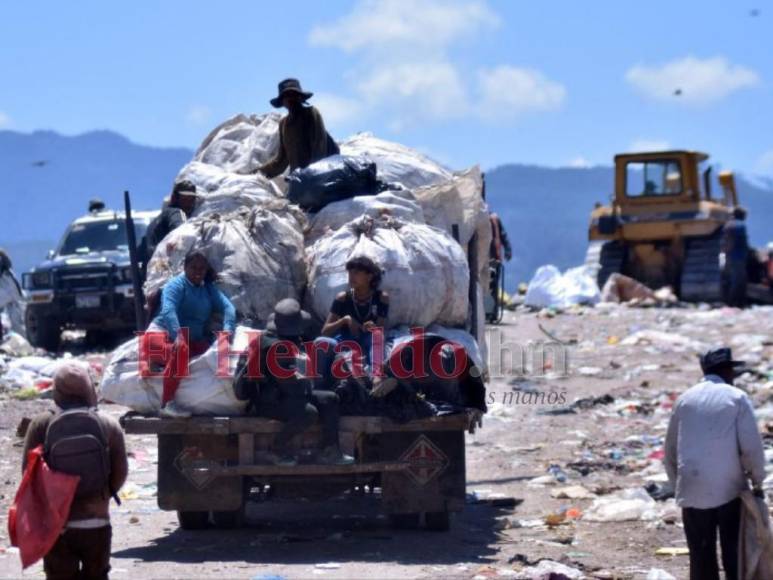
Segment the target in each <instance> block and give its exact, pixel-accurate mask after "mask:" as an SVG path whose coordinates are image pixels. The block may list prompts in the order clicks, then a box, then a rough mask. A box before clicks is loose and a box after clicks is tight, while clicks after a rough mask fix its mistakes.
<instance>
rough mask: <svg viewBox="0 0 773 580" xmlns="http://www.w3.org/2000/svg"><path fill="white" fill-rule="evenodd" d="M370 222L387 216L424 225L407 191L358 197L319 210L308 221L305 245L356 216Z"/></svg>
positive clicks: (422, 216)
mask: <svg viewBox="0 0 773 580" xmlns="http://www.w3.org/2000/svg"><path fill="white" fill-rule="evenodd" d="M363 215H365V216H369V217H373V218H377V217H381V216H384V215H389V216H392V217H395V218H398V219H400V220H402V221H404V222H414V223H420V224H421V223H424V214H423V212H422V210H421V207H420V206H419V204H418V203H416V198H415V197H414V196H413V194H412V193H411V192H410V191H408V190H398V191H385V192H383V193H379V194H378V195H359V196H357V197H353V198H351V199H345V200H343V201H336V202H333V203H330V204H328V205H326V206H325V207H323V208H322V209H321V210H320V211H319V212H317V214H316V215H315V216H314V217H313V218H311V223H310V229H309V231H308V232H307V234H306V243H307V244H313V243H314V242H315V241H317V240H318V239H319V238H320V237H322V236H323V235H326V234H329V233H331V232H334V231H335V230H337V229H338V228H340V227H341V226H343V225H345V224H347V223H349V222H351V221H352V220H355V219H357V218H358V217H360V216H363Z"/></svg>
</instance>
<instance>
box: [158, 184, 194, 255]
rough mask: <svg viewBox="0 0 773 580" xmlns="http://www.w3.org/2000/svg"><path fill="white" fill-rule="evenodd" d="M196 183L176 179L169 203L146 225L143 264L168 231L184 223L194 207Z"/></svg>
mask: <svg viewBox="0 0 773 580" xmlns="http://www.w3.org/2000/svg"><path fill="white" fill-rule="evenodd" d="M197 199H198V194H197V193H196V185H195V184H194V183H192V182H190V181H187V180H183V181H178V182H177V183H175V184H174V187H173V188H172V194H171V195H170V196H169V203H168V204H166V206H164V208H163V209H162V210H161V213H160V214H159V215H158V216H156V217H155V218H154V219H153V221H152V222H150V224H149V225H148V231H147V233H146V234H145V246H146V250H145V264H147V263H148V262H149V261H150V258H151V256H153V252H155V250H156V246H158V244H160V243H161V240H163V239H164V238H165V237H166V236H167V234H168V233H169V232H171V231H172V230H175V229H177V228H178V227H180V226H181V225H183V224H184V223H185V221H186V220H187V219H188V218H189V217H190V216H191V214H192V213H193V210H194V209H196V200H197Z"/></svg>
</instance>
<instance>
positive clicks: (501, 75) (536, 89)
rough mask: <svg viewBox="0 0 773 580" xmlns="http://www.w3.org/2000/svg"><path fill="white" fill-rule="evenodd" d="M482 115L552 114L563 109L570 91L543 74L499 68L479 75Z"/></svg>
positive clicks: (512, 68) (513, 68)
mask: <svg viewBox="0 0 773 580" xmlns="http://www.w3.org/2000/svg"><path fill="white" fill-rule="evenodd" d="M478 79H479V83H480V93H481V108H480V113H481V115H482V116H483V117H484V118H485V117H491V118H494V119H496V118H500V119H501V118H502V115H505V116H507V117H511V118H512V117H517V116H519V115H522V114H523V113H532V112H538V111H550V110H555V109H558V108H560V107H561V105H562V104H563V102H564V100H565V99H566V88H564V86H563V85H562V84H560V83H557V82H555V81H551V80H550V79H548V78H547V77H546V76H545V75H543V74H542V73H541V72H539V71H537V70H533V69H525V68H517V67H513V66H507V65H503V66H498V67H496V68H494V69H489V70H481V71H479V73H478Z"/></svg>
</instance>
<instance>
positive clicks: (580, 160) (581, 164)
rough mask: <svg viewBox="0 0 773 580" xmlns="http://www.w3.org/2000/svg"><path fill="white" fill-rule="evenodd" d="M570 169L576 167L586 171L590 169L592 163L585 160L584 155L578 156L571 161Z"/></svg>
mask: <svg viewBox="0 0 773 580" xmlns="http://www.w3.org/2000/svg"><path fill="white" fill-rule="evenodd" d="M569 167H574V168H577V169H585V168H586V167H590V161H588V160H587V159H585V157H583V156H582V155H578V156H577V157H575V158H574V159H570V160H569Z"/></svg>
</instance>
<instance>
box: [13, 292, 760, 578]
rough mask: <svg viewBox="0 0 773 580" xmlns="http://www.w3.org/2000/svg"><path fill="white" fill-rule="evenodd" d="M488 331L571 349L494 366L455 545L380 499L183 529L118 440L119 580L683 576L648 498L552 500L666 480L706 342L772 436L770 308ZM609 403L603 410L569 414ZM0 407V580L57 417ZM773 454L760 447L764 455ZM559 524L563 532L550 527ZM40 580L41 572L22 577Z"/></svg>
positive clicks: (600, 316)
mask: <svg viewBox="0 0 773 580" xmlns="http://www.w3.org/2000/svg"><path fill="white" fill-rule="evenodd" d="M652 331H655V333H654V334H653V333H652ZM489 333H490V336H489V344H490V345H492V346H493V347H496V343H500V344H502V343H507V345H508V347H509V350H507V351H506V352H507V353H516V354H518V353H526V359H527V360H532V359H534V357H533V356H532V353H533V352H535V350H536V349H537V347H538V346H539V344H540V343H542V342H544V341H552V340H553V339H552V338H549V336H552V337H553V338H555V339H558V340H560V341H561V342H562V343H564V346H561V345H559V346H560V348H558V349H556V346H555V344H553V345H552V346H551V347H550V348H551V349H553V350H551V352H553V353H554V354H555V353H556V352H559V351H560V352H564V349H565V352H567V353H568V359H567V365H566V366H565V367H563V366H562V364H561V360H560V357H557V358H556V357H552V358H551V357H548V359H547V360H548V364H547V365H545V367H546V368H544V369H539V368H526V369H520V368H505V369H504V370H502V371H501V372H500V370H498V369H497V368H496V366H497V365H493V366H492V369H491V370H492V375H495V376H493V378H492V380H491V381H490V383H489V385H488V389H489V394H488V396H489V402H490V403H492V404H491V405H490V407H491V408H490V412H489V414H488V415H487V416H486V417H485V418H484V425H483V429H482V430H480V431H478V432H477V433H476V434H474V435H468V436H467V489H468V493H469V494H474V496H473V495H471V496H470V498H471V500H470V501H469V502H468V505H467V506H466V508H465V510H464V512H462V513H461V514H459V515H458V516H457V517H456V519H455V520H454V521H453V523H452V529H451V531H450V532H447V533H438V532H429V531H421V530H419V531H396V530H393V529H391V528H390V527H389V524H388V522H387V520H386V519H385V518H384V517H383V516H381V515H380V514H379V510H378V499H377V498H375V497H364V498H346V499H339V500H335V501H326V502H320V503H307V502H297V501H296V502H289V501H284V502H267V503H263V504H250V506H249V509H248V520H249V526H248V527H247V528H245V529H240V530H235V531H224V530H214V529H213V530H206V531H182V530H180V529H178V526H177V520H176V515H175V514H174V513H172V512H163V511H160V510H159V509H158V507H157V506H156V498H155V491H156V490H155V480H156V451H155V439H154V437H148V436H128V448H129V450H130V452H131V470H130V476H129V483H128V484H127V487H126V488H125V489H124V491H123V493H122V495H123V497H124V502H123V505H122V506H120V507H114V508H113V512H112V513H113V529H114V532H113V538H114V539H113V560H112V566H113V570H112V577H113V578H119V579H120V578H132V577H133V578H204V577H207V578H211V577H218V578H255V579H259V578H260V579H269V578H288V579H289V578H330V579H333V578H357V579H360V578H371V579H374V580H375V579H379V578H399V579H401V580H407V579H411V578H430V577H432V578H435V577H437V578H465V579H468V578H469V579H471V578H478V579H483V578H494V577H500V576H503V577H517V575H518V574H519V573H520V572H519V571H521V570H522V569H523V568H525V567H528V566H530V565H535V564H536V563H537V562H538V561H539V560H541V559H551V560H554V561H557V562H561V563H563V564H565V565H567V566H570V567H571V568H574V569H577V570H578V571H580V572H582V574H584V577H588V578H646V577H647V574H648V572H649V571H650V569H652V568H657V569H661V570H664V571H666V572H668V573H670V574H671V575H672V576H674V577H676V578H680V579H681V578H686V577H687V570H688V565H687V556H684V555H680V556H658V555H656V554H655V552H656V550H658V549H659V548H663V547H671V548H684V547H685V545H686V544H685V540H684V534H683V530H682V527H681V519H680V517H679V514H678V510H675V508H674V507H673V506H669V504H664V503H663V502H657V503H656V504H655V507H654V508H653V510H654V511H653V513H652V514H650V516H649V517H650V519H646V520H641V519H638V520H635V521H621V522H604V521H589V519H590V518H589V519H585V515H586V513H588V512H589V511H590V512H592V511H593V510H591V509H590V508H591V506H592V504H593V502H594V501H595V500H594V498H592V497H590V498H586V499H558V498H555V497H553V496H554V495H558V494H559V490H561V489H562V488H565V487H567V486H576V485H581V486H583V487H584V488H585V489H586V490H588V492H595V493H596V494H597V495H598V497H610V494H613V493H616V492H617V491H616V490H627V489H635V488H641V487H642V485H644V484H645V483H646V481H647V478H648V477H649V478H653V479H654V480H655V481H662V479H663V468H662V465H661V464H660V456H661V454H662V453H661V450H662V438H663V437H664V435H665V429H666V425H667V421H668V417H669V413H670V405H671V401H672V399H673V398H674V397H675V396H676V395H678V393H680V392H681V391H683V390H684V389H685V388H687V387H688V386H690V385H692V384H694V383H695V382H696V381H697V380H698V379H699V378H700V372H699V368H698V364H697V359H696V356H695V355H696V352H698V351H699V350H700V349H701V348H704V347H705V346H711V345H715V344H723V343H724V344H729V345H731V346H733V348H734V351H735V354H736V355H737V356H740V357H745V358H746V359H747V360H749V361H750V362H751V363H752V364H753V366H754V367H755V373H753V374H751V375H747V376H746V377H744V380H743V381H742V385H743V386H744V387H745V388H747V389H748V391H749V392H750V394H751V395H752V397H753V399H754V402H755V406H756V408H757V409H758V419H759V422H760V425H761V428H763V429H764V428H765V427H766V422H768V421H771V420H773V411H772V410H771V409H773V405H771V404H770V403H769V399H773V396H772V395H773V371H771V369H772V368H773V367H772V366H771V354H773V309H772V308H755V309H749V310H746V311H743V312H741V311H738V310H734V309H715V310H710V309H707V308H695V307H690V308H665V309H656V308H650V309H635V308H627V307H610V308H595V309H587V308H582V309H578V310H576V311H572V312H567V313H563V314H558V315H555V316H553V315H552V313H546V312H543V313H541V314H536V313H526V312H510V313H507V314H506V316H505V319H504V321H503V323H502V324H501V325H499V326H495V327H494V326H492V327H489ZM500 333H501V334H500ZM648 333H649V334H648ZM508 356H510V355H508ZM516 358H517V359H518V357H516ZM518 360H520V359H518ZM505 366H508V365H505ZM518 366H520V365H516V367H518ZM537 366H539V365H537ZM550 393H552V394H553V395H552V396H550V397H549V396H547V395H548V394H550ZM527 395H528V396H527ZM604 395H611V398H606V399H602V400H597V401H595V404H594V401H588V402H587V403H586V404H585V405H581V406H575V408H574V409H570V408H569V407H568V405H571V404H572V402H574V401H576V400H578V399H588V398H594V397H602V396H604ZM0 397H1V398H0V408H2V413H0V577H4V578H5V577H15V576H19V575H20V573H21V571H20V569H19V567H18V563H17V562H18V557H17V556H16V554H14V553H13V552H12V551H11V552H9V551H8V548H9V540H8V537H7V531H6V528H7V526H6V514H7V511H8V509H7V508H8V506H9V503H10V501H11V500H12V498H13V494H14V492H15V489H16V486H17V484H18V481H19V476H20V473H19V465H20V445H21V439H20V438H19V437H17V435H16V428H17V425H18V423H19V421H20V420H21V418H22V417H25V416H26V417H29V416H32V415H33V414H34V413H36V412H38V411H40V410H42V409H45V408H47V407H48V406H49V405H50V404H51V403H50V401H41V400H29V401H20V400H15V399H14V398H12V397H11V394H10V393H9V392H6V393H3V394H0ZM612 399H613V400H612ZM103 410H105V411H107V412H108V413H110V414H112V415H115V416H119V415H121V414H122V413H123V412H125V410H126V409H124V408H121V407H117V406H114V405H105V406H103ZM772 442H773V439H766V445H767V446H768V447H773V444H772ZM551 465H558V466H559V467H560V472H559V474H558V478H563V476H564V475H565V476H566V481H565V482H558V481H557V478H556V477H555V476H554V475H551V474H550V473H549V472H548V469H549V467H550V466H551ZM772 467H773V466H772ZM546 476H547V477H546ZM537 478H540V479H538V480H537V481H536V482H535V481H534V480H535V479H537ZM541 481H544V482H545V483H540V482H541ZM497 494H502V495H504V496H511V497H515V498H519V499H522V500H523V502H522V503H520V504H519V505H517V506H516V507H515V508H494V507H491V506H490V505H488V504H486V503H474V502H473V499H472V498H473V497H478V498H485V497H487V496H491V495H493V496H494V497H497ZM551 514H553V518H552V519H553V520H555V523H557V524H558V525H555V526H548V525H545V523H544V522H545V518H546V517H547V516H550V515H551ZM39 576H42V567H41V565H40V564H37V565H35V566H33V567H31V568H30V569H29V570H27V571H25V572H24V577H39Z"/></svg>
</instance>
